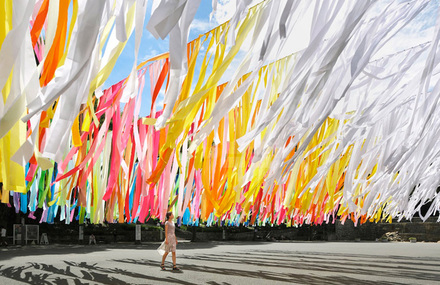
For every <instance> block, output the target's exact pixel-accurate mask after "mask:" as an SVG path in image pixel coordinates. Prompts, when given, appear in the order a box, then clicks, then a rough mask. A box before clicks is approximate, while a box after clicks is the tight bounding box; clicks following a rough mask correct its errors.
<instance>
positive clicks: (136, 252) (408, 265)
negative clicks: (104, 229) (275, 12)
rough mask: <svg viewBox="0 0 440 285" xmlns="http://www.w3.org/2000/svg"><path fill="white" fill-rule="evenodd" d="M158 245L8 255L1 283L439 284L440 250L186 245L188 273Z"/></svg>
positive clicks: (2, 261) (29, 249) (11, 251)
mask: <svg viewBox="0 0 440 285" xmlns="http://www.w3.org/2000/svg"><path fill="white" fill-rule="evenodd" d="M158 246H159V243H145V244H142V245H131V244H116V245H114V244H110V245H97V246H88V245H86V246H83V245H46V246H38V245H34V246H24V247H17V246H15V247H14V246H11V247H8V248H1V249H0V284H2V285H3V284H5V285H6V284H211V285H216V284H222V285H226V284H248V285H251V284H440V271H439V270H440V244H438V243H393V242H332V243H330V242H272V243H265V242H255V243H250V242H248V243H239V242H209V243H190V242H180V243H179V244H178V252H177V263H178V265H179V266H180V268H181V269H182V270H181V272H174V271H172V270H171V267H172V264H171V258H170V257H169V259H168V263H167V264H166V266H167V270H166V271H161V270H160V268H159V263H160V256H159V254H158V253H157V251H156V248H157V247H158Z"/></svg>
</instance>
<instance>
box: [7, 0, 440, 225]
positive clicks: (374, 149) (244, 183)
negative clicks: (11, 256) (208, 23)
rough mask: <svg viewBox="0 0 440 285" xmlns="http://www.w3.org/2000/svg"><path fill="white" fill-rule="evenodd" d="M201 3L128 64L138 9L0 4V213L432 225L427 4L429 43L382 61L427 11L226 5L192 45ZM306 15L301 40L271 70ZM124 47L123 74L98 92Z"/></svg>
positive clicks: (435, 40)
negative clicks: (3, 208)
mask: <svg viewBox="0 0 440 285" xmlns="http://www.w3.org/2000/svg"><path fill="white" fill-rule="evenodd" d="M150 2H152V1H150ZM200 2H201V1H186V0H180V1H167V0H166V1H162V2H160V3H159V4H158V5H157V6H156V7H154V8H153V9H152V10H153V11H152V15H151V17H150V18H149V21H148V23H147V25H146V27H147V30H148V32H150V33H151V34H152V35H153V36H154V37H156V38H161V39H164V38H166V37H167V36H169V39H170V51H169V53H165V54H161V55H158V56H155V57H153V58H150V59H148V60H146V61H144V62H142V63H140V64H138V63H137V60H138V54H139V49H140V42H141V38H142V37H143V36H144V35H145V33H146V32H147V31H144V30H143V28H144V25H145V19H148V15H146V11H147V6H148V3H149V1H146V0H126V1H111V0H96V1H82V0H72V1H59V2H57V1H48V0H40V1H27V2H26V3H25V2H23V1H12V0H7V1H3V3H2V4H1V5H0V22H1V23H2V24H1V26H0V45H1V49H0V59H1V60H0V66H1V68H0V87H1V90H2V98H1V99H2V100H0V182H2V183H3V189H2V192H1V202H2V203H10V204H12V205H14V207H15V210H16V211H17V212H18V211H21V212H23V213H27V212H29V213H30V214H29V217H32V218H35V216H34V214H36V213H41V216H39V217H38V218H39V220H40V222H47V223H52V222H54V221H55V220H60V221H64V222H65V223H67V224H69V223H71V222H72V221H74V220H78V221H79V222H80V223H84V222H85V221H89V222H90V223H104V222H112V223H113V222H118V223H125V222H126V223H136V222H138V221H139V222H141V223H144V222H146V221H147V220H148V219H160V220H161V221H164V220H165V215H166V212H167V211H169V210H172V211H173V212H174V213H175V215H176V216H180V217H181V221H182V223H183V224H192V225H199V224H200V223H206V224H207V225H214V224H219V225H220V224H226V225H231V226H236V225H240V224H246V225H255V224H258V225H265V224H271V225H273V224H281V223H285V224H287V225H288V226H299V225H302V224H323V223H330V222H335V221H336V219H340V220H341V221H342V222H345V221H346V220H347V219H350V220H352V221H353V222H354V223H355V224H362V223H365V222H367V221H371V222H379V221H388V222H391V221H392V220H393V219H397V220H398V221H400V220H402V219H411V218H413V217H414V216H415V215H420V216H421V217H422V219H423V220H425V219H427V218H428V217H430V216H432V215H435V214H437V213H438V212H440V193H439V190H438V187H439V185H440V173H439V169H440V144H438V137H439V136H440V117H439V114H440V112H439V110H440V81H439V74H440V73H439V63H440V53H439V49H438V46H439V41H440V7H438V5H437V7H436V9H437V11H436V17H437V18H436V19H437V20H436V23H435V27H434V28H433V29H432V38H431V40H430V41H427V42H424V43H422V44H419V45H415V46H413V47H410V48H407V49H405V50H400V51H397V50H396V51H395V52H390V53H389V54H388V55H385V56H383V49H384V47H386V46H387V43H389V42H391V41H392V40H393V39H394V38H395V36H396V35H397V34H399V33H401V32H402V31H403V30H404V29H405V27H407V26H408V25H411V24H412V23H413V22H414V21H415V19H417V17H418V16H419V15H421V13H425V12H426V10H427V9H428V8H429V7H431V8H429V9H432V4H430V1H428V0H421V1H411V2H402V1H397V0H396V1H391V2H390V3H387V4H386V5H384V4H383V3H382V4H380V3H378V2H379V1H364V0H362V1H361V0H359V1H350V2H348V1H343V0H337V1H287V0H283V1H275V0H272V1H271V0H266V1H262V2H260V3H258V4H257V5H255V6H250V4H251V2H252V1H237V5H236V11H235V13H234V15H233V17H232V18H231V20H230V21H227V22H225V23H223V24H221V25H219V26H217V27H215V28H214V29H212V30H210V31H208V32H206V33H204V34H201V35H199V36H198V37H196V38H195V39H194V40H192V41H190V42H188V36H189V31H190V28H191V22H192V21H193V19H194V17H195V13H196V11H197V9H198V7H199V5H200ZM212 3H213V10H214V11H213V13H215V10H216V9H217V8H216V6H217V5H218V3H217V1H212ZM150 5H151V3H150ZM378 5H382V6H378ZM431 14H432V12H431ZM303 15H310V19H309V20H310V23H309V25H308V26H307V27H308V28H307V34H308V36H309V41H308V43H307V44H306V45H305V47H304V48H301V49H298V50H295V51H289V52H288V53H287V54H284V51H285V50H286V49H290V47H289V43H288V39H289V38H292V37H295V36H296V34H295V32H294V31H298V30H299V29H301V30H304V26H301V25H302V24H303V23H302V22H301V20H300V19H301V16H303ZM211 16H212V15H211ZM433 17H434V16H433ZM133 31H134V38H135V45H134V50H131V51H129V52H131V53H133V52H134V54H133V55H134V62H133V65H132V68H131V72H130V73H129V74H128V76H127V78H125V79H122V80H121V81H119V82H117V83H115V84H113V85H112V86H111V87H109V88H106V89H104V88H103V84H104V83H105V81H106V80H107V78H108V77H109V75H110V73H111V71H112V69H113V67H114V66H115V64H116V61H117V59H118V57H119V56H120V55H121V53H122V51H123V49H124V47H125V45H126V43H127V41H128V39H129V38H130V35H131V34H132V33H133ZM146 80H149V81H147V82H150V89H149V90H144V86H145V81H146ZM161 93H162V94H165V97H164V103H165V104H164V108H163V109H162V110H161V109H160V108H159V106H158V103H157V101H158V97H159V94H161ZM145 94H147V95H145ZM145 96H151V100H146V98H145ZM148 101H151V103H150V105H149V106H145V102H148ZM142 104H144V105H142ZM141 108H147V110H148V111H149V115H148V116H146V117H143V118H141V117H140V116H139V114H140V113H141ZM425 205H426V206H425ZM423 206H425V207H424V209H423V210H422V207H423ZM439 221H440V219H439Z"/></svg>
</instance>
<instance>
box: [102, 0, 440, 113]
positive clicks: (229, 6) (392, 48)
mask: <svg viewBox="0 0 440 285" xmlns="http://www.w3.org/2000/svg"><path fill="white" fill-rule="evenodd" d="M158 1H159V0H154V1H153V0H150V1H148V8H147V13H146V19H145V23H144V27H145V26H146V24H147V23H148V20H149V17H150V15H151V10H152V7H153V5H157V2H158ZM253 2H254V3H252V5H253V4H256V3H258V2H260V1H257V0H254V1H253ZM389 2H390V1H388V0H387V1H378V2H377V5H376V6H375V7H374V9H375V10H376V11H377V12H378V13H379V12H380V11H381V10H382V9H383V8H384V7H385V6H386V5H387V4H388V3H389ZM235 5H236V3H235V0H218V1H217V10H216V12H215V13H213V15H212V17H210V14H211V12H212V1H211V0H201V3H200V6H199V8H198V11H197V14H196V16H195V19H194V21H193V22H192V25H191V29H190V35H189V39H188V41H191V40H192V39H194V38H197V37H198V36H199V35H200V34H203V33H206V32H207V31H209V30H211V29H213V28H214V27H216V26H218V25H219V24H221V23H224V22H225V21H227V20H229V19H230V18H231V17H232V16H233V13H234V11H235ZM311 6H312V5H311ZM438 6H439V1H437V0H433V1H431V2H430V4H429V6H428V7H427V9H425V10H424V11H423V12H422V13H421V14H420V15H419V16H417V17H416V18H415V19H414V20H413V21H412V22H411V24H410V25H408V26H407V27H405V28H404V29H403V30H402V31H401V32H399V33H398V34H397V35H396V36H395V37H394V38H393V39H392V40H391V41H389V42H388V43H387V44H386V45H385V46H384V47H383V48H382V49H381V50H380V51H379V52H378V53H377V54H376V55H375V56H374V57H373V59H378V58H381V57H383V56H385V55H389V54H393V53H396V52H399V51H402V50H405V49H408V48H411V47H413V46H416V45H419V44H422V43H425V42H427V41H429V40H430V39H431V38H432V36H433V33H434V27H435V19H436V13H437V11H436V10H437V8H438ZM311 16H312V10H310V9H309V11H307V12H306V13H304V14H303V15H302V16H301V19H299V24H298V25H297V29H296V30H293V31H292V33H291V35H292V37H291V38H288V39H287V41H286V44H285V48H284V49H283V50H282V51H281V53H280V54H279V55H278V58H282V57H284V56H286V55H288V54H290V53H292V52H294V51H298V50H300V49H302V48H305V47H306V46H307V44H308V41H309V35H308V31H309V30H308V29H309V25H310V19H311ZM134 46H135V44H134V32H133V33H132V35H131V37H130V39H129V40H128V42H127V45H126V46H125V49H124V51H123V52H122V54H121V56H120V57H119V59H118V61H117V63H116V65H115V68H114V69H113V71H112V73H111V74H110V76H109V78H108V79H107V81H106V82H105V84H104V88H108V87H110V86H112V85H113V84H115V83H117V82H119V81H120V80H122V79H124V78H126V77H127V76H128V75H129V74H130V71H131V68H132V66H133V61H134ZM247 48H248V46H246V44H244V45H243V48H242V51H241V52H240V53H239V54H238V56H237V57H236V59H234V61H233V63H232V64H231V68H230V69H229V70H228V71H227V72H226V74H225V75H224V78H222V80H223V82H225V81H227V79H228V77H229V78H230V77H231V76H232V74H233V69H234V66H238V65H239V64H240V62H241V59H242V58H243V57H244V54H245V52H246V49H247ZM168 50H169V46H168V38H166V39H165V40H160V39H159V40H156V39H155V38H154V37H153V36H152V35H151V34H150V32H149V31H148V30H147V29H144V31H143V35H142V41H141V46H140V49H139V55H138V63H140V62H143V61H145V60H147V59H149V58H151V57H154V56H156V55H159V54H162V53H165V52H168ZM149 90H150V86H149V79H147V78H146V80H145V87H144V92H143V98H142V99H143V100H142V106H141V111H140V116H142V117H143V116H147V115H148V113H149V109H150V108H149V107H150V102H151V99H150V93H149ZM163 93H164V92H163V90H162V91H161V93H160V94H159V98H158V101H157V109H160V108H161V107H162V103H163Z"/></svg>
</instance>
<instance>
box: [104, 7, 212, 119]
mask: <svg viewBox="0 0 440 285" xmlns="http://www.w3.org/2000/svg"><path fill="white" fill-rule="evenodd" d="M152 3H153V1H149V3H148V8H147V13H146V17H145V23H144V31H143V35H142V41H141V46H140V48H139V54H138V63H140V62H143V61H145V60H147V59H149V58H151V57H153V56H156V55H159V54H162V53H165V52H168V50H169V46H168V38H166V39H165V40H161V39H159V40H156V39H155V38H154V37H153V36H152V35H151V33H150V32H149V31H148V30H147V29H145V26H146V25H147V23H148V20H149V18H150V15H151V8H152ZM211 11H212V6H211V1H210V0H202V1H201V4H200V6H199V9H198V10H197V14H196V16H195V19H194V21H193V23H192V25H191V30H190V35H189V39H188V40H189V41H191V40H192V39H194V38H196V37H198V36H199V35H200V34H203V33H205V32H207V31H209V30H210V29H212V28H214V27H216V26H217V25H218V24H219V23H218V22H217V20H216V19H214V18H213V19H212V21H211V20H210V17H209V15H210V13H211ZM134 38H135V37H134V32H133V33H132V35H131V37H130V38H129V40H128V42H127V45H126V46H125V49H124V50H123V52H122V53H121V56H120V57H119V58H118V61H117V62H116V65H115V68H114V69H113V70H112V73H111V74H110V76H109V78H108V79H107V81H106V82H105V83H104V89H106V88H108V87H110V86H112V85H113V84H115V83H117V82H119V81H121V80H122V79H124V78H126V77H127V76H128V75H129V74H130V72H131V69H132V67H133V61H134V46H135V43H134ZM162 100H163V98H162V95H161V98H158V103H160V102H161V101H162ZM150 104H151V96H150V80H149V78H148V74H147V75H146V78H145V87H144V92H143V97H142V106H141V111H140V116H142V117H144V116H147V115H148V114H149V109H150ZM160 108H161V107H160V106H158V109H160Z"/></svg>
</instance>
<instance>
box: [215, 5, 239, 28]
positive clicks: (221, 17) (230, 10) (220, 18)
mask: <svg viewBox="0 0 440 285" xmlns="http://www.w3.org/2000/svg"><path fill="white" fill-rule="evenodd" d="M235 6H236V0H218V1H217V10H216V11H215V12H214V14H213V19H214V20H215V21H216V22H217V24H223V23H224V22H226V21H228V20H229V19H231V18H232V16H233V15H234V12H235Z"/></svg>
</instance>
